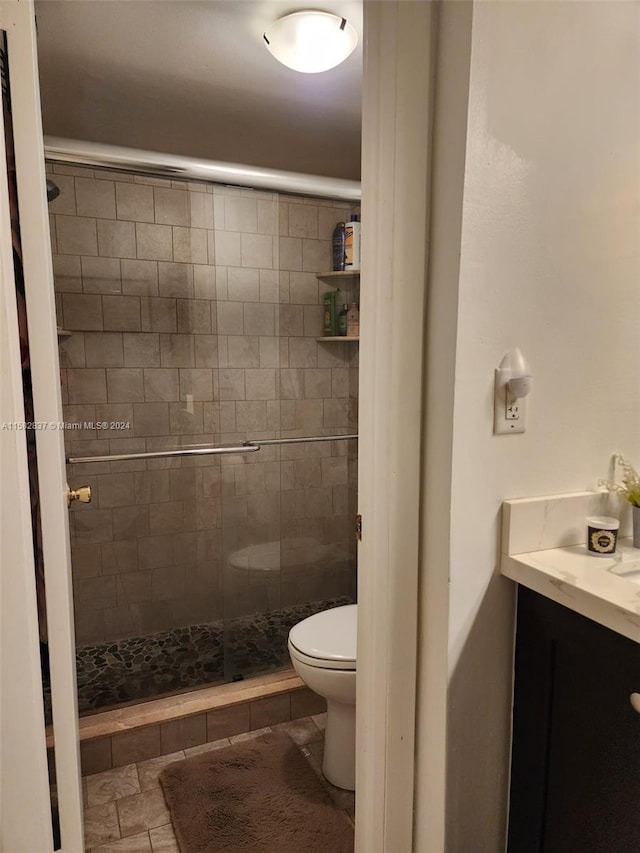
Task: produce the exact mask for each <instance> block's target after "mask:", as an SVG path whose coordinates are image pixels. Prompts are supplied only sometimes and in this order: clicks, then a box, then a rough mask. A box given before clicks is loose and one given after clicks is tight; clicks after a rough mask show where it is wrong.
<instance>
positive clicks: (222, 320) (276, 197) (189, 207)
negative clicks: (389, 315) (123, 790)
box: [48, 163, 359, 711]
mask: <svg viewBox="0 0 640 853" xmlns="http://www.w3.org/2000/svg"><path fill="white" fill-rule="evenodd" d="M48 174H49V177H50V179H51V180H53V181H54V182H55V184H56V185H57V186H58V188H59V189H60V194H59V196H58V197H57V198H55V199H54V200H53V201H52V202H51V204H50V207H49V210H50V214H51V241H52V251H53V263H54V276H55V288H56V305H57V315H58V324H59V327H60V328H59V339H60V364H61V382H62V394H63V403H64V421H65V443H66V452H67V456H68V459H69V460H73V461H71V462H70V463H69V465H68V468H67V471H68V479H69V484H70V486H71V487H72V488H77V487H80V486H85V485H89V486H90V487H91V489H92V500H91V503H89V504H82V503H80V502H74V504H72V506H71V508H70V528H71V543H72V565H73V583H74V602H75V624H76V644H77V673H78V691H79V705H80V710H81V711H86V710H90V709H97V708H100V709H102V708H105V707H109V706H113V705H115V704H119V703H123V702H130V701H139V700H142V699H145V698H151V697H154V696H157V695H160V694H165V693H169V692H173V691H180V690H185V689H191V688H194V687H197V686H200V685H205V684H207V685H208V684H215V683H221V682H224V681H230V680H237V679H242V678H246V677H247V676H250V675H252V674H256V673H258V672H263V671H267V670H270V669H275V668H279V667H283V666H287V665H288V663H289V659H288V654H287V648H286V638H287V634H288V630H289V628H290V627H291V625H292V624H294V623H295V622H296V621H299V620H300V619H301V618H304V617H306V616H307V615H309V614H311V613H313V612H316V611H318V610H320V609H323V608H326V607H329V606H333V605H335V604H339V603H348V602H351V601H354V600H355V597H356V547H355V544H356V543H355V537H354V524H355V514H356V482H357V481H356V454H357V441H356V440H355V439H354V438H353V436H354V435H355V434H356V433H357V396H358V390H357V374H358V353H357V346H358V345H357V342H354V341H330V342H327V341H322V340H318V338H319V336H321V335H322V310H323V308H322V299H323V295H324V293H325V292H326V291H327V290H332V289H336V287H337V288H340V289H341V294H340V297H339V300H338V301H339V304H342V303H344V302H353V301H356V302H358V301H359V294H358V287H359V278H358V276H357V275H355V276H346V275H344V274H343V275H342V276H341V277H338V278H336V277H332V276H329V277H327V276H326V275H324V273H326V271H327V270H330V269H331V233H332V231H333V228H334V227H335V224H336V222H338V221H340V220H342V221H344V220H346V219H348V216H349V215H350V213H352V212H354V207H353V205H352V204H350V203H348V202H344V201H339V200H324V199H323V200H321V199H315V198H307V197H301V196H293V195H283V194H278V193H275V192H265V191H262V190H261V191H254V190H251V189H245V188H232V187H226V186H219V185H213V184H208V183H204V182H202V183H200V182H197V183H196V182H186V181H176V180H169V179H165V178H157V177H149V176H144V175H138V174H129V173H126V174H125V173H119V172H113V171H110V170H108V169H102V168H99V169H98V168H95V169H94V168H85V167H80V166H73V165H69V164H62V163H49V164H48ZM346 436H351V437H350V438H346ZM301 438H304V439H305V440H304V441H299V439H301ZM202 451H206V452H202ZM176 452H178V453H179V455H177V454H176ZM159 454H160V455H159ZM78 460H85V461H78ZM86 460H89V461H86Z"/></svg>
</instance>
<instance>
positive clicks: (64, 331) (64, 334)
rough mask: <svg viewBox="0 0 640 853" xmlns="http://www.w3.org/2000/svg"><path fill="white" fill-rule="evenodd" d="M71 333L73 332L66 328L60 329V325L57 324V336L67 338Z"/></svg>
mask: <svg viewBox="0 0 640 853" xmlns="http://www.w3.org/2000/svg"><path fill="white" fill-rule="evenodd" d="M72 334H73V332H70V331H69V330H68V329H61V328H60V326H58V337H59V338H68V337H70V336H71V335H72Z"/></svg>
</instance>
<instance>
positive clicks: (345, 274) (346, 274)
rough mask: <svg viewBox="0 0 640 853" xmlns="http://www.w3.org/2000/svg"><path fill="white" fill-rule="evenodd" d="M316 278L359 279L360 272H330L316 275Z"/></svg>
mask: <svg viewBox="0 0 640 853" xmlns="http://www.w3.org/2000/svg"><path fill="white" fill-rule="evenodd" d="M316 276H317V278H354V277H357V278H359V277H360V270H330V271H329V272H319V273H316Z"/></svg>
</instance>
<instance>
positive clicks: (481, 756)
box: [432, 2, 640, 853]
mask: <svg viewBox="0 0 640 853" xmlns="http://www.w3.org/2000/svg"><path fill="white" fill-rule="evenodd" d="M454 5H455V4H454ZM445 15H446V13H445ZM639 16H640V6H638V4H630V3H618V2H611V3H570V2H568V3H560V2H558V3H537V2H532V3H528V2H525V3H494V2H482V3H476V4H475V5H474V9H473V21H472V25H471V54H470V76H469V99H468V116H467V118H468V125H467V147H466V163H465V177H464V189H463V195H462V229H461V253H460V273H459V280H458V288H459V300H458V330H457V342H456V349H457V352H456V376H455V400H454V412H453V462H452V500H451V528H450V546H451V559H450V613H449V617H450V623H449V668H450V688H449V716H448V726H449V731H448V744H449V746H448V756H449V757H448V783H447V784H448V807H447V850H448V851H450V853H471V851H480V850H482V851H487V853H489V851H500V850H502V849H503V848H504V835H505V823H506V813H507V794H508V770H509V733H510V702H511V683H510V681H511V668H512V667H511V660H512V658H511V656H512V643H511V638H512V631H513V615H514V596H513V585H512V584H511V583H510V582H509V581H506V580H503V579H502V578H500V577H498V576H497V564H498V554H499V551H498V537H499V528H500V504H501V501H502V500H503V499H505V498H516V497H522V496H529V495H539V494H547V493H548V494H551V493H558V492H567V491H573V490H579V489H583V488H590V487H593V486H595V485H596V482H597V479H598V477H602V476H605V475H606V474H607V471H608V463H609V459H610V456H611V454H612V453H613V452H614V451H616V450H621V451H623V452H624V453H626V454H627V455H628V456H629V457H630V458H632V459H635V460H636V462H637V463H638V464H640V429H639V428H638V423H639V420H640V276H639V275H638V273H639V272H640V254H639V247H640V78H639V75H638V64H637V62H638V60H637V57H638V48H639V46H640V17H639ZM466 23H467V25H468V21H467V22H466ZM460 26H461V27H462V29H464V26H465V22H464V21H462V22H461V24H460ZM440 108H441V109H444V107H443V106H442V105H440ZM437 115H438V114H437ZM436 202H437V199H436ZM435 215H436V216H437V207H436V212H435ZM436 251H437V247H436ZM432 286H433V287H434V288H435V289H436V290H437V288H438V287H441V286H443V285H442V282H438V280H435V281H433V282H432ZM514 346H519V347H520V348H521V349H522V351H523V353H524V354H525V355H526V357H527V358H528V359H529V361H530V364H531V366H532V368H533V372H534V374H535V388H534V391H533V393H532V395H531V397H530V398H529V419H528V425H527V431H526V433H525V434H524V435H511V436H509V435H508V436H493V435H492V388H493V371H494V368H495V367H496V366H497V365H498V364H499V362H500V360H501V359H502V357H503V355H504V354H505V353H506V352H507V351H508V350H509V349H511V348H512V347H514Z"/></svg>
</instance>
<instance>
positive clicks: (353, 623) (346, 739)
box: [289, 604, 358, 791]
mask: <svg viewBox="0 0 640 853" xmlns="http://www.w3.org/2000/svg"><path fill="white" fill-rule="evenodd" d="M357 614H358V606H357V604H347V605H345V606H344V607H333V608H331V609H330V610H323V611H322V612H321V613H316V614H315V615H314V616H309V618H308V619H303V620H302V622H298V624H297V625H294V627H293V628H292V629H291V631H290V632H289V655H290V656H291V662H292V663H293V667H294V669H295V671H296V672H297V673H298V675H299V676H300V678H301V679H302V680H303V681H304V682H305V684H306V685H307V687H310V688H311V690H313V691H314V692H315V693H317V694H318V695H319V696H323V697H324V698H325V699H326V700H327V729H326V732H325V739H324V758H323V761H322V772H323V774H324V776H325V778H326V779H328V780H329V782H331V784H332V785H335V786H336V787H338V788H344V789H345V790H347V791H354V790H355V781H356V780H355V755H356V634H357Z"/></svg>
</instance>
